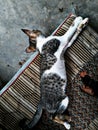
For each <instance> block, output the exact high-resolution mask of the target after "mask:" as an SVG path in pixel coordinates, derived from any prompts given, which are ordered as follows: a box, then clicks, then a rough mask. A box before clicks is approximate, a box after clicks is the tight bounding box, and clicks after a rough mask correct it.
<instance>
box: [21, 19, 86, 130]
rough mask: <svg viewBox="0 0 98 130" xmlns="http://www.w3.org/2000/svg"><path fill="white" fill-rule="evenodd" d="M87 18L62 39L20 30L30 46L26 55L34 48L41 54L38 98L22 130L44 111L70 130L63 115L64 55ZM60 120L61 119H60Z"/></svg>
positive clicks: (77, 23) (34, 122) (64, 106)
mask: <svg viewBox="0 0 98 130" xmlns="http://www.w3.org/2000/svg"><path fill="white" fill-rule="evenodd" d="M87 22H88V18H86V19H84V20H83V19H82V17H77V18H76V19H75V20H74V22H73V24H72V25H71V26H70V28H69V30H68V31H67V32H66V33H65V34H64V35H63V36H52V35H51V36H49V37H47V38H46V37H44V36H43V35H42V33H41V31H39V30H33V31H30V30H26V29H22V30H23V32H25V33H26V34H27V35H28V36H29V42H30V46H29V47H28V48H27V50H26V51H27V52H31V51H32V50H34V48H36V49H38V50H39V52H40V55H41V77H40V87H41V99H40V103H39V106H38V110H37V112H36V115H35V117H34V118H33V120H32V121H31V122H30V123H29V124H28V125H26V127H25V128H24V129H25V130H26V129H31V128H32V127H33V126H34V125H35V124H36V123H37V121H38V120H39V117H40V116H41V113H42V109H45V110H46V112H47V114H48V116H49V117H50V118H51V119H52V120H54V121H56V122H58V123H60V124H63V125H64V126H65V127H66V129H70V124H69V123H68V121H66V119H68V120H70V118H68V116H67V118H64V117H66V115H64V113H66V111H67V107H68V104H69V98H68V96H67V95H66V85H67V76H66V68H65V59H64V53H65V51H66V49H67V48H68V47H70V46H71V45H72V43H73V42H74V40H75V39H76V38H77V36H78V35H79V33H80V32H81V30H82V28H84V27H85V25H86V23H87ZM62 117H63V119H62Z"/></svg>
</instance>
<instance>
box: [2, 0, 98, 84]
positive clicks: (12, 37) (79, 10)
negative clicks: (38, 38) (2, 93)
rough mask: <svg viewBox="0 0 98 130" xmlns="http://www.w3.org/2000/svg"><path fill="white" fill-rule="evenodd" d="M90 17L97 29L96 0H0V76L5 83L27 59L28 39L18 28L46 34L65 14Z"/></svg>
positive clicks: (97, 1)
mask: <svg viewBox="0 0 98 130" xmlns="http://www.w3.org/2000/svg"><path fill="white" fill-rule="evenodd" d="M71 12H72V13H76V14H77V15H82V16H83V17H86V16H88V17H89V18H90V24H91V26H92V27H93V28H94V29H95V30H96V31H98V24H97V21H98V0H82V1H79V0H60V1H59V0H27V1H26V0H21V1H20V0H0V50H1V51H0V78H1V80H3V81H4V82H8V81H9V80H10V79H11V78H12V77H13V75H14V74H15V73H16V72H17V71H18V69H19V68H20V67H21V66H20V65H19V62H21V61H23V60H27V59H28V58H29V57H30V55H32V54H27V53H25V48H26V47H27V46H28V38H27V36H26V35H25V34H24V33H23V32H22V31H21V29H22V28H28V29H40V30H42V32H43V33H44V34H45V35H50V34H51V33H52V32H53V31H54V30H55V29H56V28H57V27H58V25H59V24H60V23H61V22H62V21H63V20H64V18H65V17H67V16H68V14H69V13H71Z"/></svg>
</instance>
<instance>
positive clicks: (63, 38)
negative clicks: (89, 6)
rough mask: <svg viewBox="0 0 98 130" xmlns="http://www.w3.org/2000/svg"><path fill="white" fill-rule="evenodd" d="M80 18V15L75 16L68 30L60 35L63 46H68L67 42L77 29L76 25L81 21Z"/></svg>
mask: <svg viewBox="0 0 98 130" xmlns="http://www.w3.org/2000/svg"><path fill="white" fill-rule="evenodd" d="M82 20H83V19H82V17H76V18H75V20H74V21H73V23H72V25H71V26H70V27H69V29H68V31H67V32H66V33H65V34H64V35H63V36H61V37H60V41H61V44H62V45H63V46H66V47H67V46H68V43H69V42H70V40H71V38H72V37H73V35H74V33H75V31H76V30H77V27H78V26H79V24H80V23H81V22H82Z"/></svg>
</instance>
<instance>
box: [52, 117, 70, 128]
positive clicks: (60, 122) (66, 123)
mask: <svg viewBox="0 0 98 130" xmlns="http://www.w3.org/2000/svg"><path fill="white" fill-rule="evenodd" d="M53 121H54V122H57V123H58V124H62V125H64V127H65V128H66V129H67V130H70V128H71V125H70V124H69V123H68V122H66V121H63V120H61V119H59V118H58V117H57V116H56V117H55V118H54V119H53Z"/></svg>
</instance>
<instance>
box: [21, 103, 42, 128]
mask: <svg viewBox="0 0 98 130" xmlns="http://www.w3.org/2000/svg"><path fill="white" fill-rule="evenodd" d="M41 115H42V106H41V104H39V105H38V109H37V111H36V113H35V116H34V117H33V119H32V120H31V121H30V122H29V123H28V124H26V119H23V120H21V121H20V123H19V126H20V127H21V128H22V130H31V129H32V128H33V127H34V126H35V125H36V124H37V123H38V121H39V120H40V118H41Z"/></svg>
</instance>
